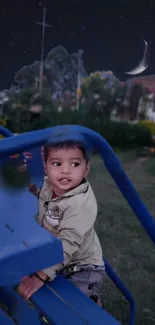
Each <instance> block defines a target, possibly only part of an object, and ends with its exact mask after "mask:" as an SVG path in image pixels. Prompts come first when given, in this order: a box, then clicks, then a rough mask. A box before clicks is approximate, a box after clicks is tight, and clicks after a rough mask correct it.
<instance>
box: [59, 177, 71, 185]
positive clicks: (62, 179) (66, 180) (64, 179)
mask: <svg viewBox="0 0 155 325" xmlns="http://www.w3.org/2000/svg"><path fill="white" fill-rule="evenodd" d="M70 181H71V180H70V179H68V178H61V179H60V180H59V182H60V183H63V184H67V183H69V182H70Z"/></svg>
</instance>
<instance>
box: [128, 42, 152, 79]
mask: <svg viewBox="0 0 155 325" xmlns="http://www.w3.org/2000/svg"><path fill="white" fill-rule="evenodd" d="M143 41H144V44H145V50H144V53H143V57H142V60H141V61H140V62H139V64H138V66H137V67H136V68H134V69H133V70H131V71H128V72H125V73H126V74H129V75H133V76H134V75H137V74H140V73H142V72H143V71H145V70H146V69H147V68H148V64H147V51H148V43H147V42H146V41H145V40H144V39H143Z"/></svg>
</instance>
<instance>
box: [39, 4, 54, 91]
mask: <svg viewBox="0 0 155 325" xmlns="http://www.w3.org/2000/svg"><path fill="white" fill-rule="evenodd" d="M46 10H47V9H46V8H43V21H42V23H40V22H37V24H38V25H40V26H42V41H41V62H40V76H39V92H40V94H42V91H43V70H44V41H45V27H51V25H49V24H46Z"/></svg>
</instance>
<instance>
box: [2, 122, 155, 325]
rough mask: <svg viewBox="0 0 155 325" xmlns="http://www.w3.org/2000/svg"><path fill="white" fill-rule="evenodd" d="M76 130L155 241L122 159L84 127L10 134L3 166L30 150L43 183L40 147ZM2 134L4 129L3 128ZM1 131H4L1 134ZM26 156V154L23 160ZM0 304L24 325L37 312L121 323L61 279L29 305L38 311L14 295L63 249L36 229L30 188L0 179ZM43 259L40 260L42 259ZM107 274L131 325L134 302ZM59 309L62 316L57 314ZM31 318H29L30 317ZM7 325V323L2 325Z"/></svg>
mask: <svg viewBox="0 0 155 325" xmlns="http://www.w3.org/2000/svg"><path fill="white" fill-rule="evenodd" d="M66 129H67V130H68V129H69V130H70V131H71V132H73V133H74V131H78V132H80V133H82V134H83V136H84V137H85V138H86V140H87V142H88V144H90V143H91V145H92V146H93V148H94V149H95V150H96V151H98V152H99V153H100V155H101V157H102V158H103V160H104V163H105V166H106V168H107V169H108V171H109V172H110V174H111V176H112V177H113V179H114V180H115V182H116V184H117V185H118V187H119V188H120V190H121V192H122V193H123V195H124V197H125V198H126V199H127V201H128V203H129V204H130V206H131V208H132V209H133V211H134V212H135V214H136V215H137V217H138V218H139V220H140V222H141V224H142V225H143V227H144V229H145V230H146V231H147V233H148V235H149V236H150V237H151V239H152V240H153V242H155V223H154V220H153V218H152V217H151V216H150V214H149V212H148V210H147V209H146V207H145V206H144V204H143V202H142V201H141V199H140V198H139V196H138V194H137V192H136V190H135V189H134V187H133V185H132V183H131V182H130V180H129V178H128V177H127V175H126V173H125V172H124V170H123V168H122V166H121V164H120V162H119V160H118V158H117V157H116V155H115V154H114V152H113V151H112V148H111V147H110V146H109V145H108V143H107V142H106V141H105V140H104V139H103V138H102V137H101V136H100V135H99V134H97V133H96V132H94V131H92V130H89V129H87V128H83V127H80V126H68V125H67V126H61V127H60V126H59V127H54V128H49V129H45V130H40V131H34V132H29V133H25V134H21V135H18V136H16V137H13V136H11V134H10V133H9V131H8V132H7V131H6V132H5V131H4V128H3V130H2V131H3V132H5V133H3V134H4V135H5V136H9V138H8V139H3V140H1V141H0V163H2V162H4V160H5V159H6V157H8V156H9V155H12V154H16V153H21V154H22V152H24V151H25V150H28V151H31V153H32V156H33V158H32V159H29V160H27V163H28V169H29V172H30V175H31V183H35V184H36V185H37V186H38V187H40V186H41V185H42V179H43V174H44V170H43V164H42V159H41V156H40V146H41V145H43V144H45V143H46V141H47V139H48V137H49V136H51V135H52V134H53V132H55V131H57V130H66ZM0 132H1V129H0ZM1 133H2V132H1ZM22 157H23V158H24V156H22ZM0 182H1V183H0V198H3V199H2V200H1V201H0V215H1V216H2V217H1V219H0V231H1V236H0V247H1V249H0V285H1V286H2V288H1V289H0V300H1V299H2V300H3V301H4V302H5V303H6V305H7V306H9V308H10V310H12V314H13V315H14V317H16V318H17V319H18V323H19V324H20V325H26V324H28V323H33V324H34V325H39V324H40V321H39V315H38V310H39V311H41V313H43V314H44V315H45V316H46V317H47V318H48V319H49V321H50V323H51V324H57V325H58V324H62V323H64V320H66V319H67V323H68V325H69V324H73V323H74V324H75V325H76V324H91V325H94V324H102V323H106V324H109V325H114V324H116V325H117V324H119V323H118V322H117V321H116V320H115V319H114V318H113V317H111V316H110V315H109V314H108V313H106V312H105V311H104V310H103V309H101V308H100V307H98V306H97V305H96V304H94V303H93V302H92V301H91V300H90V299H88V298H87V297H85V296H84V295H83V294H82V293H81V292H80V291H79V290H78V289H77V288H75V287H74V286H73V285H72V284H71V283H69V282H68V281H67V280H66V279H64V278H62V277H57V278H56V280H55V281H53V282H52V283H51V284H50V286H48V287H47V286H46V287H44V288H42V289H41V290H39V291H38V292H37V293H36V294H35V295H33V297H32V299H31V301H32V302H33V304H34V306H36V307H37V309H30V308H29V307H28V305H27V304H26V303H25V302H24V300H23V299H22V298H21V297H19V296H18V295H17V293H15V292H14V290H13V286H14V285H16V284H18V283H19V282H20V280H21V278H22V277H23V276H24V275H27V274H30V273H32V272H34V271H37V270H40V269H42V268H44V267H48V266H50V265H53V264H57V263H60V262H61V261H62V260H63V254H62V245H61V243H60V241H59V240H58V239H56V238H55V237H54V236H52V235H51V234H50V233H48V232H47V231H46V230H44V229H42V228H41V227H40V226H38V225H37V223H36V222H35V220H34V218H35V215H36V214H37V212H38V211H37V205H38V202H37V199H36V198H35V197H34V196H33V195H32V194H30V193H29V192H28V190H27V189H26V188H25V189H22V190H15V189H14V190H13V189H10V188H8V187H6V185H4V183H2V181H1V180H0ZM40 256H41V261H40ZM106 271H107V273H108V275H109V276H110V277H111V279H112V280H113V281H114V283H115V284H116V286H117V287H118V288H119V289H120V290H121V291H122V293H123V294H124V296H125V297H126V299H127V300H128V301H129V303H130V325H133V324H134V323H135V304H134V300H133V298H132V296H131V294H130V292H129V291H128V290H127V288H126V287H125V286H124V284H123V283H122V281H121V280H120V279H119V278H118V276H117V275H116V274H115V272H114V271H113V270H112V268H111V267H110V265H109V264H108V263H107V262H106ZM60 310H61V313H60V312H59V311H60ZM26 315H27V316H26ZM2 325H4V324H2Z"/></svg>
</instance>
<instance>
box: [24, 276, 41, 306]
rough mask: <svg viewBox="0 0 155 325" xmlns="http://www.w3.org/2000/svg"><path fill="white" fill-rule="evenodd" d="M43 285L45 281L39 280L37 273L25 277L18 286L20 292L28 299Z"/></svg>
mask: <svg viewBox="0 0 155 325" xmlns="http://www.w3.org/2000/svg"><path fill="white" fill-rule="evenodd" d="M43 285H44V282H43V281H41V280H39V279H38V278H37V277H36V276H35V275H32V276H31V277H25V278H23V280H22V282H21V284H20V285H19V287H18V293H19V294H20V295H21V296H23V298H24V299H25V300H26V301H27V300H29V298H30V297H31V296H32V295H33V294H34V293H35V292H36V291H38V290H39V289H40V288H41V287H43Z"/></svg>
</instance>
